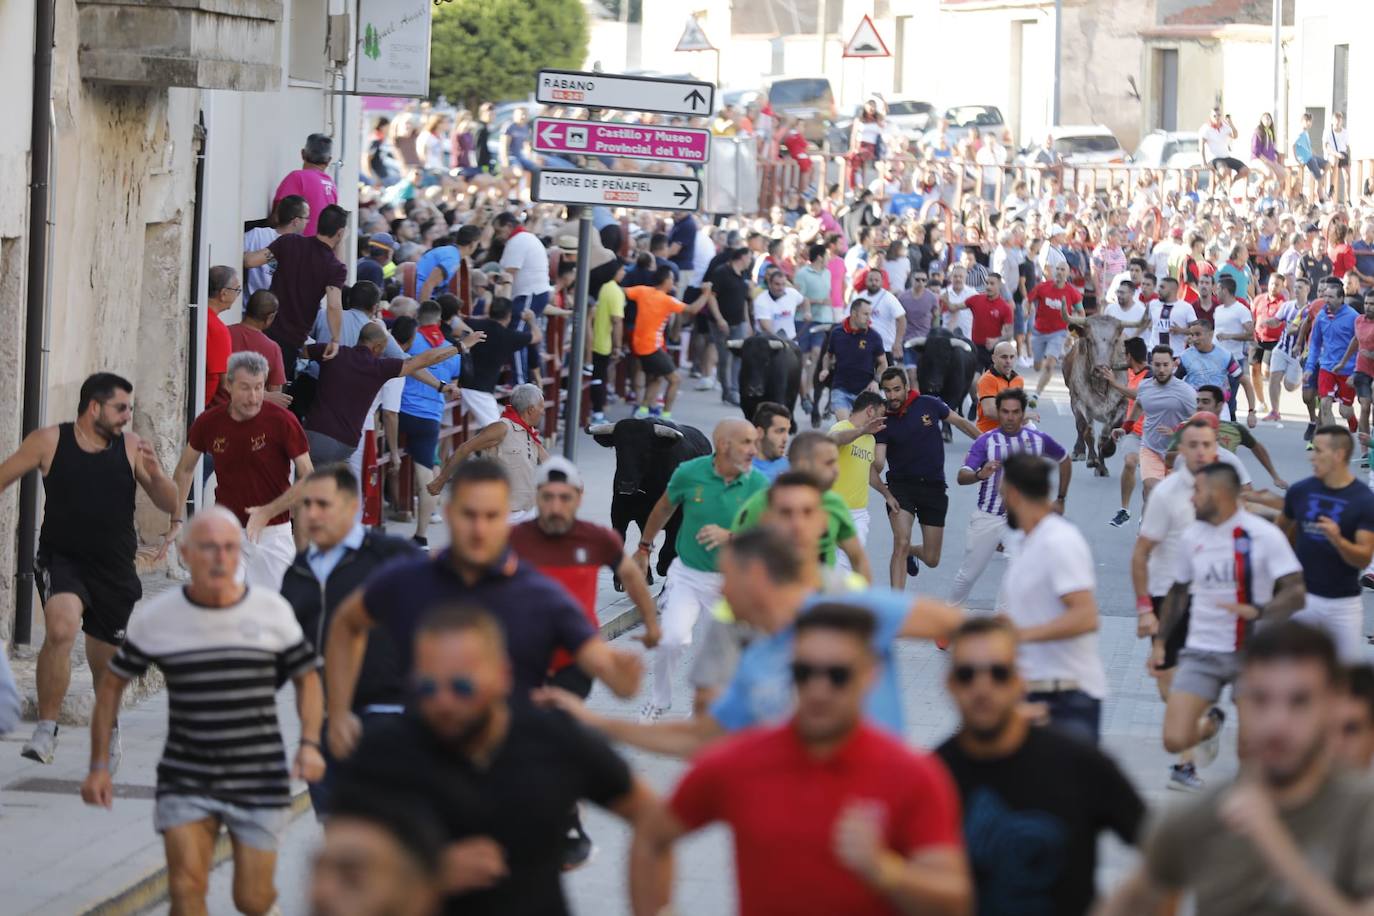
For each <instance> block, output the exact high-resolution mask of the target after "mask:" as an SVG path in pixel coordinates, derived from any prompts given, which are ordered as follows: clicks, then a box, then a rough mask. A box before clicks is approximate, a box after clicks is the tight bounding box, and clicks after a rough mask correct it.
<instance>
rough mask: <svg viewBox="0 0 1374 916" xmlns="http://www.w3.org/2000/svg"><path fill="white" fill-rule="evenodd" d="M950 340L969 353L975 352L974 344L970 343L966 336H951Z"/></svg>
mask: <svg viewBox="0 0 1374 916" xmlns="http://www.w3.org/2000/svg"><path fill="white" fill-rule="evenodd" d="M949 342H950V343H952V344H954V345H955V346H956V347H958V348H959V349H961V350H964V351H966V352H968V353H972V352H973V344H971V343H969V342H968V341H967V340H964V338H962V337H951V338H950V339H949Z"/></svg>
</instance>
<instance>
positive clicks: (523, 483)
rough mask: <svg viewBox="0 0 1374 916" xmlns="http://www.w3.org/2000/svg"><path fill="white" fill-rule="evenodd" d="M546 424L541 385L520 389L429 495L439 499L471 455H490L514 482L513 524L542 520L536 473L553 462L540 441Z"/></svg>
mask: <svg viewBox="0 0 1374 916" xmlns="http://www.w3.org/2000/svg"><path fill="white" fill-rule="evenodd" d="M543 420H544V391H543V389H541V388H540V387H539V386H538V385H531V384H524V385H517V386H516V387H515V389H514V390H513V391H511V393H510V403H508V404H507V405H506V408H505V410H503V411H502V412H501V418H500V419H499V420H497V421H496V422H495V423H492V424H490V425H488V426H484V427H482V429H481V430H480V431H479V432H478V433H477V435H475V436H473V437H472V438H471V439H468V440H467V441H466V442H464V443H463V444H462V445H460V446H458V448H457V449H456V450H454V452H453V454H452V455H450V456H449V458H448V460H447V461H445V462H444V466H443V467H442V468H440V469H439V473H438V474H435V475H434V480H433V481H431V482H430V484H429V488H428V489H429V492H430V493H431V494H432V495H434V496H438V495H439V491H440V490H442V489H443V488H444V481H446V480H448V478H449V475H451V474H452V473H453V471H454V469H455V468H457V467H458V463H459V462H461V461H463V460H464V459H466V458H467V457H468V456H469V455H473V454H476V453H480V452H486V453H487V454H486V456H485V457H487V458H491V459H493V460H494V461H496V463H497V464H499V465H501V467H502V468H503V469H504V470H505V472H506V476H507V477H509V478H510V520H511V523H512V524H516V523H519V522H524V521H528V520H530V519H532V518H535V517H537V516H538V514H539V512H538V510H537V509H536V508H535V485H534V478H535V471H536V469H537V468H538V467H539V465H541V464H543V463H544V462H545V461H547V460H548V459H549V453H548V452H546V451H545V450H544V443H543V442H542V441H541V440H540V438H539V424H540V423H542V422H543Z"/></svg>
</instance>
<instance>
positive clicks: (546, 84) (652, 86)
mask: <svg viewBox="0 0 1374 916" xmlns="http://www.w3.org/2000/svg"><path fill="white" fill-rule="evenodd" d="M534 97H535V101H537V102H539V103H540V104H541V105H574V106H576V107H578V108H598V109H599V108H615V109H619V110H620V111H653V112H657V113H659V114H669V115H685V116H687V117H694V116H695V117H705V116H707V115H709V114H710V113H711V112H712V111H714V110H715V98H716V87H715V86H713V85H711V84H710V83H704V82H701V81H699V80H673V79H653V78H651V77H647V76H621V75H618V74H608V73H584V72H582V71H580V70H540V71H539V77H538V79H537V80H536V82H535V88H534Z"/></svg>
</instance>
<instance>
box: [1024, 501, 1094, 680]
mask: <svg viewBox="0 0 1374 916" xmlns="http://www.w3.org/2000/svg"><path fill="white" fill-rule="evenodd" d="M1096 587H1097V576H1096V574H1095V572H1094V570H1093V556H1092V550H1091V549H1090V548H1089V547H1088V542H1087V540H1085V539H1084V537H1083V535H1082V534H1081V533H1080V532H1079V530H1078V529H1077V528H1075V527H1074V526H1073V524H1072V523H1071V522H1069V521H1068V520H1066V519H1065V518H1064V517H1063V516H1061V515H1058V514H1055V513H1050V514H1049V515H1047V516H1045V517H1044V518H1043V519H1041V520H1040V524H1038V525H1036V526H1035V529H1034V530H1033V531H1031V532H1030V534H1028V535H1026V536H1025V538H1023V539H1022V541H1021V543H1020V545H1019V546H1018V547H1017V548H1016V552H1015V556H1013V557H1012V560H1011V562H1010V563H1008V564H1007V571H1006V574H1005V576H1004V578H1003V579H1002V593H1003V596H1004V598H1005V597H1008V596H1012V595H1015V596H1016V597H1015V600H1003V601H999V605H998V606H999V607H1003V606H1004V607H1006V608H1007V609H1008V613H1009V615H1010V616H1011V619H1012V621H1013V622H1014V623H1015V624H1016V625H1017V626H1018V627H1031V626H1039V625H1041V624H1045V623H1049V622H1050V621H1051V620H1053V619H1055V618H1056V617H1058V616H1059V615H1060V614H1062V613H1064V602H1063V601H1062V600H1061V598H1062V596H1064V595H1067V594H1070V593H1072V592H1081V591H1088V592H1091V591H1093V590H1094V589H1095V588H1096ZM1017 661H1018V663H1019V664H1020V666H1021V674H1022V676H1023V677H1025V678H1026V680H1029V681H1038V680H1048V679H1051V678H1060V679H1069V680H1075V681H1077V682H1078V687H1079V689H1080V690H1082V691H1083V692H1084V693H1086V694H1087V695H1088V696H1091V697H1095V698H1096V699H1099V700H1100V699H1102V698H1103V697H1104V696H1106V695H1107V672H1106V670H1105V669H1104V668H1103V667H1102V656H1101V654H1100V653H1099V651H1098V645H1097V633H1096V632H1092V633H1084V634H1083V635H1081V636H1075V637H1073V638H1072V639H1056V640H1053V641H1051V642H1027V643H1022V644H1021V648H1020V650H1019V652H1018V654H1017Z"/></svg>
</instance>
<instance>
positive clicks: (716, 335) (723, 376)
mask: <svg viewBox="0 0 1374 916" xmlns="http://www.w3.org/2000/svg"><path fill="white" fill-rule="evenodd" d="M748 336H749V324H748V323H747V322H743V321H741V322H740V323H739V324H732V325H730V330H729V331H722V330H721V329H720V328H719V327H718V326H717V325H716V324H715V322H712V323H711V341H712V342H713V343H714V344H715V345H716V378H717V379H719V381H720V393H721V396H722V397H724V396H725V395H727V394H733V395H735V397H739V367H740V362H739V357H738V356H736V355H735V351H734V350H731V349H730V348H729V347H728V346H726V342H727V341H730V340H744V339H745V338H746V337H748Z"/></svg>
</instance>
